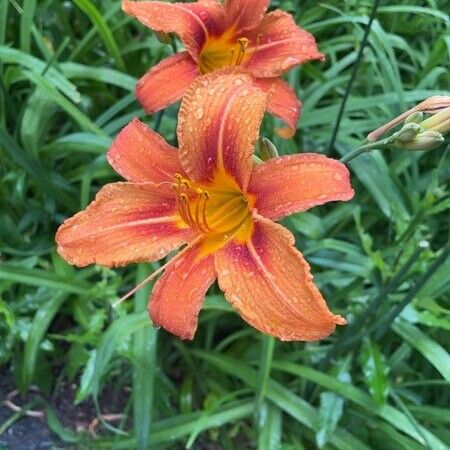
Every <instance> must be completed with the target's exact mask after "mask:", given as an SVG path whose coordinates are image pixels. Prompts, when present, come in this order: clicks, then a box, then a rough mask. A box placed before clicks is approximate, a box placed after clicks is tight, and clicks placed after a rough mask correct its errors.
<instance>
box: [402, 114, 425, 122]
mask: <svg viewBox="0 0 450 450" xmlns="http://www.w3.org/2000/svg"><path fill="white" fill-rule="evenodd" d="M422 120H423V112H422V111H416V112H413V113H412V114H410V115H409V116H408V117H407V118H406V119H405V124H407V123H420V122H422Z"/></svg>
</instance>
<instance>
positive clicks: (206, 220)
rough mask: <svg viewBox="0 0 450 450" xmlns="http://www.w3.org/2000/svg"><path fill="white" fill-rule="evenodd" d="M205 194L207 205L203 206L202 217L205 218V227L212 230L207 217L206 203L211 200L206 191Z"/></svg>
mask: <svg viewBox="0 0 450 450" xmlns="http://www.w3.org/2000/svg"><path fill="white" fill-rule="evenodd" d="M203 194H204V196H205V206H204V208H203V211H202V213H203V214H202V219H203V224H204V226H205V228H206V229H207V230H208V231H212V229H211V228H210V227H209V225H208V219H207V218H206V203H207V202H208V200H209V194H208V193H207V192H206V191H205V192H204V193H203Z"/></svg>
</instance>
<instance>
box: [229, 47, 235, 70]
mask: <svg viewBox="0 0 450 450" xmlns="http://www.w3.org/2000/svg"><path fill="white" fill-rule="evenodd" d="M234 53H235V51H234V48H232V49H230V62H229V64H228V65H229V66H234V65H235V64H233V60H234Z"/></svg>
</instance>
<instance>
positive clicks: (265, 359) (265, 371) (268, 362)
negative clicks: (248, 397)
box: [255, 335, 275, 418]
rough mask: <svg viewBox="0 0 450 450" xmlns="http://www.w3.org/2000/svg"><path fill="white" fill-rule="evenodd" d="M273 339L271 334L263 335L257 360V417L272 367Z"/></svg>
mask: <svg viewBox="0 0 450 450" xmlns="http://www.w3.org/2000/svg"><path fill="white" fill-rule="evenodd" d="M274 347H275V339H274V338H273V337H272V336H266V335H265V336H263V338H262V343H261V357H260V360H259V368H258V379H257V384H256V398H255V416H256V418H257V417H259V414H260V412H261V407H262V403H263V400H264V397H265V396H266V390H267V383H268V381H269V376H270V369H271V367H272V358H273V350H274Z"/></svg>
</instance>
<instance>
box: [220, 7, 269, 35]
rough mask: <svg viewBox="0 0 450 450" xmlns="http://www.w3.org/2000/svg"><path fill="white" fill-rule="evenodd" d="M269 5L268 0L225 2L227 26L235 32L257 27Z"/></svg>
mask: <svg viewBox="0 0 450 450" xmlns="http://www.w3.org/2000/svg"><path fill="white" fill-rule="evenodd" d="M269 3H270V0H225V3H224V5H225V12H226V15H227V23H228V26H229V27H232V28H234V29H235V30H242V29H244V28H249V27H253V26H255V25H258V23H259V22H261V20H262V18H263V17H264V14H265V12H266V11H267V8H268V7H269Z"/></svg>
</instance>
